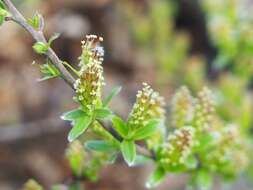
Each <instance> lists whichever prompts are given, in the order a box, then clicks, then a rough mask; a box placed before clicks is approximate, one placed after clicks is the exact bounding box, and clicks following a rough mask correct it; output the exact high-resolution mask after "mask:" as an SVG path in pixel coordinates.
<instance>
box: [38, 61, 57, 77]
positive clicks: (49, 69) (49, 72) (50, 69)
mask: <svg viewBox="0 0 253 190" xmlns="http://www.w3.org/2000/svg"><path fill="white" fill-rule="evenodd" d="M40 71H41V72H42V73H43V75H44V76H43V78H41V79H39V81H44V80H48V79H52V78H55V77H59V76H61V72H60V71H59V70H58V69H57V68H56V66H54V65H53V64H52V63H51V62H50V61H49V60H47V63H45V64H43V65H40Z"/></svg>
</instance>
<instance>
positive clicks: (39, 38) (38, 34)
mask: <svg viewBox="0 0 253 190" xmlns="http://www.w3.org/2000/svg"><path fill="white" fill-rule="evenodd" d="M3 2H4V3H5V5H6V6H7V8H8V10H9V12H10V13H11V17H7V18H6V19H5V20H6V21H8V20H12V21H14V22H16V23H17V24H19V25H20V26H22V27H23V28H24V29H25V30H26V31H27V32H29V33H30V34H31V35H32V37H33V39H34V40H35V41H36V42H43V43H47V41H46V38H45V36H44V34H43V32H42V31H40V30H35V29H34V28H33V27H32V26H31V25H29V24H28V23H27V21H26V19H25V18H24V17H23V15H22V14H21V13H20V12H19V11H18V10H17V9H16V7H15V6H14V5H13V3H12V2H11V1H10V0H3ZM46 56H47V57H48V58H49V59H50V60H51V62H52V63H53V64H54V65H55V66H56V67H57V68H58V69H59V71H60V72H61V74H62V75H61V77H62V78H63V79H64V80H65V82H66V83H68V84H69V85H70V86H71V88H73V83H74V82H75V79H74V78H73V76H72V75H71V74H70V73H69V72H68V70H67V69H66V68H65V67H64V65H63V63H62V61H61V60H60V59H59V57H58V56H57V55H56V53H55V52H54V50H53V49H52V48H49V49H48V51H47V52H46Z"/></svg>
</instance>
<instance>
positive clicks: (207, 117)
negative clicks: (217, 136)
mask: <svg viewBox="0 0 253 190" xmlns="http://www.w3.org/2000/svg"><path fill="white" fill-rule="evenodd" d="M214 112H215V108H214V100H213V98H212V92H211V90H209V89H208V88H207V87H204V88H203V89H202V90H201V91H200V92H199V93H198V96H197V100H196V104H195V109H194V116H193V121H192V126H193V127H194V128H195V129H196V132H198V133H199V132H201V131H207V130H208V129H210V127H211V123H212V120H213V116H214Z"/></svg>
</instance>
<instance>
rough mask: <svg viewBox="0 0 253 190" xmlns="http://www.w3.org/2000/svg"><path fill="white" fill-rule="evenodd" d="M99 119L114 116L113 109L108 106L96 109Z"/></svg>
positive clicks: (95, 112)
mask: <svg viewBox="0 0 253 190" xmlns="http://www.w3.org/2000/svg"><path fill="white" fill-rule="evenodd" d="M94 114H95V116H96V118H97V119H105V118H108V117H110V116H112V111H111V110H109V109H108V108H97V109H95V110H94Z"/></svg>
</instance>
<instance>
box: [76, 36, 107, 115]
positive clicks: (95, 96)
mask: <svg viewBox="0 0 253 190" xmlns="http://www.w3.org/2000/svg"><path fill="white" fill-rule="evenodd" d="M100 41H102V38H100V37H99V38H98V37H97V36H95V35H88V36H86V41H83V42H82V48H83V51H82V56H81V57H80V59H81V62H80V64H79V66H80V71H79V73H80V77H79V78H78V79H77V80H76V81H75V83H74V88H75V91H76V96H75V97H74V98H75V99H76V100H77V101H79V102H80V103H81V105H82V107H83V109H84V111H86V112H88V113H91V112H92V111H93V109H94V108H95V107H96V106H99V105H100V104H101V93H102V87H103V86H104V85H105V82H104V77H103V67H102V61H103V58H102V57H103V51H102V50H100V49H101V48H102V47H101V46H100V44H99V43H100Z"/></svg>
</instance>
